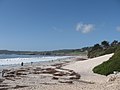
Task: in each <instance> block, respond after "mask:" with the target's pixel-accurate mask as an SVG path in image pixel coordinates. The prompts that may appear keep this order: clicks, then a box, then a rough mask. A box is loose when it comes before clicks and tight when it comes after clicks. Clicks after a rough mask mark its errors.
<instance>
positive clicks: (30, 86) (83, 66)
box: [0, 54, 120, 90]
mask: <svg viewBox="0 0 120 90" xmlns="http://www.w3.org/2000/svg"><path fill="white" fill-rule="evenodd" d="M112 55H113V54H108V55H105V56H101V57H97V58H93V59H88V60H84V61H73V60H74V59H71V62H68V61H70V60H67V62H66V61H59V62H54V65H53V63H52V64H47V65H41V64H36V65H33V66H30V65H28V66H25V67H22V68H24V69H25V70H26V69H30V71H29V72H32V71H33V69H39V68H48V67H49V68H52V69H53V68H56V67H57V68H58V69H55V70H58V71H60V72H65V73H66V72H68V73H69V70H68V69H70V70H74V71H75V72H77V73H79V74H80V75H81V78H80V79H75V80H72V82H73V83H59V82H58V81H59V80H53V79H52V78H53V74H49V73H47V74H43V73H40V74H28V75H23V76H19V77H18V76H17V77H15V78H9V80H8V79H6V80H5V81H4V82H3V83H0V90H120V77H119V76H117V77H116V78H115V79H114V80H112V81H109V82H108V81H107V79H108V77H105V76H102V75H98V74H94V73H93V72H92V69H93V68H94V67H95V66H97V65H99V64H101V63H102V62H104V61H106V60H108V59H109V58H110V57H111V56H112ZM61 65H62V67H61ZM58 66H60V67H58ZM63 68H64V69H66V70H63ZM17 70H18V68H17ZM38 71H39V70H38ZM113 76H115V75H113ZM64 77H65V78H66V77H68V76H67V75H65V76H64ZM5 85H6V86H5ZM3 87H4V89H3ZM5 88H6V89H5Z"/></svg>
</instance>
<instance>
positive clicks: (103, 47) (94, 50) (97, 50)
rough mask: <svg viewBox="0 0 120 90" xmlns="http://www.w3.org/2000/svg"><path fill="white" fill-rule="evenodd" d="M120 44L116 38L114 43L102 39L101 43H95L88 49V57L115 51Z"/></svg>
mask: <svg viewBox="0 0 120 90" xmlns="http://www.w3.org/2000/svg"><path fill="white" fill-rule="evenodd" d="M118 46H120V42H119V41H117V40H114V41H113V42H112V43H109V42H108V41H102V42H101V43H100V44H95V45H94V46H93V47H91V49H90V50H89V51H88V57H89V58H93V57H97V56H101V55H105V54H110V53H114V52H115V51H116V49H117V47H118Z"/></svg>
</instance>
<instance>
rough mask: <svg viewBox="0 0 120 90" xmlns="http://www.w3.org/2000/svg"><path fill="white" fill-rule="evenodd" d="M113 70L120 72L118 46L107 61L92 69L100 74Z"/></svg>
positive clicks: (106, 73) (119, 50)
mask: <svg viewBox="0 0 120 90" xmlns="http://www.w3.org/2000/svg"><path fill="white" fill-rule="evenodd" d="M113 71H119V72H120V47H118V48H117V50H116V51H115V54H114V55H113V56H112V57H111V58H110V59H109V60H108V61H106V62H103V63H102V64H100V65H98V66H96V67H95V68H94V69H93V72H94V73H98V74H102V75H109V74H112V73H113Z"/></svg>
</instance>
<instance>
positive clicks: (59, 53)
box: [0, 47, 90, 56]
mask: <svg viewBox="0 0 120 90" xmlns="http://www.w3.org/2000/svg"><path fill="white" fill-rule="evenodd" d="M89 49H90V47H84V48H81V49H63V50H53V51H9V50H0V54H18V55H49V56H66V55H69V56H74V55H77V56H78V55H87V51H88V50H89Z"/></svg>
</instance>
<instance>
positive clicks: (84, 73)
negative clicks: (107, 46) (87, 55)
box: [63, 54, 113, 82]
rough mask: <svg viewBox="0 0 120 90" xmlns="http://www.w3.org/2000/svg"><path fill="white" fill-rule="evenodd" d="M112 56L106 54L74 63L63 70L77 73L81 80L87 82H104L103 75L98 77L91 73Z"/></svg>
mask: <svg viewBox="0 0 120 90" xmlns="http://www.w3.org/2000/svg"><path fill="white" fill-rule="evenodd" d="M112 56H113V54H108V55H104V56H100V57H96V58H92V59H88V60H84V61H78V62H75V63H70V64H69V65H67V66H65V67H63V68H66V69H70V70H74V71H75V72H77V73H79V74H80V75H81V79H82V80H87V81H92V82H104V81H105V80H106V77H105V76H103V75H98V74H95V73H93V71H92V69H93V68H94V67H95V66H97V65H99V64H101V63H103V62H104V61H107V60H109V58H110V57H112Z"/></svg>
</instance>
